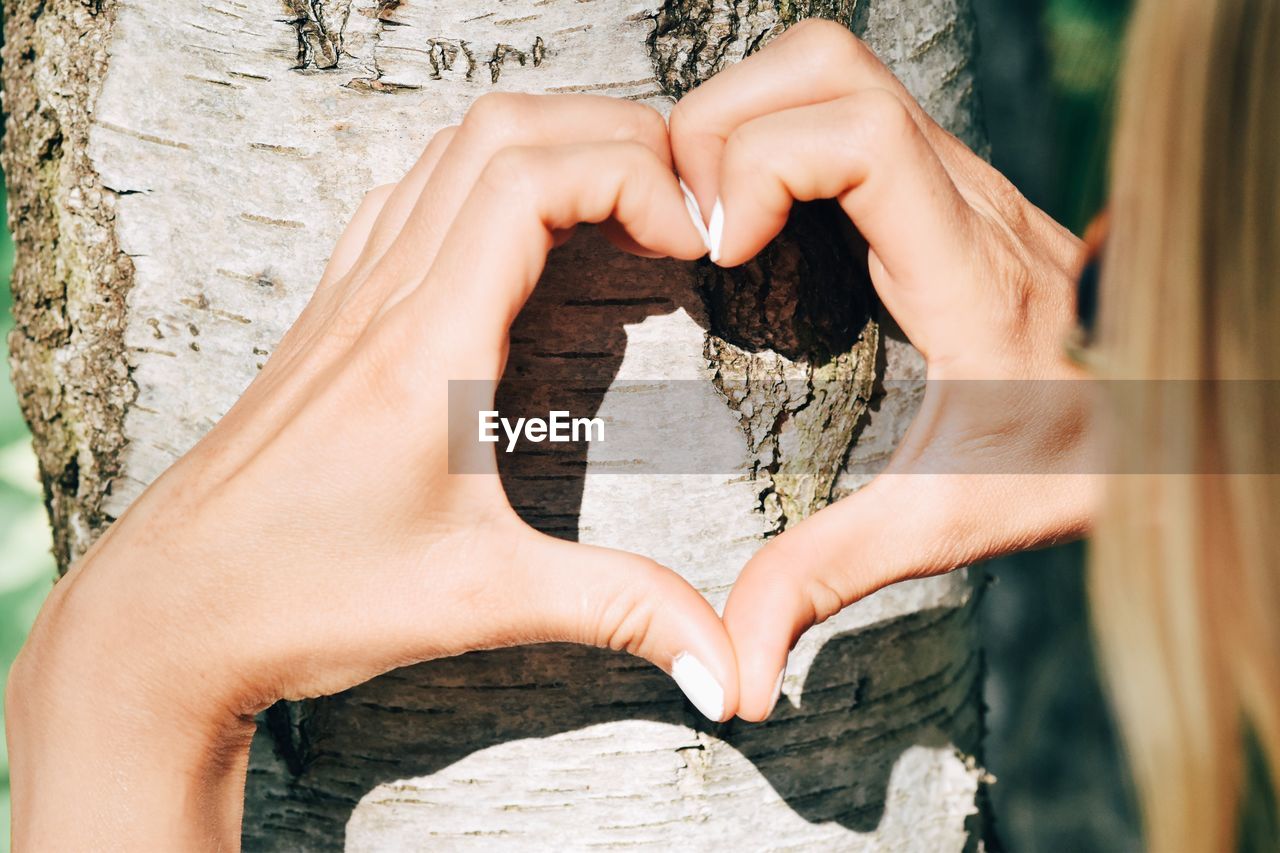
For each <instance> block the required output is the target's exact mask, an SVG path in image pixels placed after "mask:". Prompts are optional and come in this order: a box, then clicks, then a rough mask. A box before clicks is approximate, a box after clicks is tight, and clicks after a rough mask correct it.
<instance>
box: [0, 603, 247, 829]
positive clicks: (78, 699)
mask: <svg viewBox="0 0 1280 853" xmlns="http://www.w3.org/2000/svg"><path fill="white" fill-rule="evenodd" d="M64 585H65V586H64ZM68 587H70V584H68V583H67V581H65V580H64V581H63V582H62V583H59V584H58V588H56V589H55V590H54V592H53V593H52V594H51V595H50V600H49V602H48V603H47V604H46V606H45V608H44V609H43V610H42V612H41V615H40V618H39V619H38V620H37V623H36V625H35V627H34V628H33V631H32V635H31V637H30V639H29V642H28V644H27V646H26V647H24V649H23V651H22V653H21V654H20V655H19V658H18V660H16V661H15V663H14V666H13V668H12V670H11V672H10V677H9V683H8V685H7V688H6V694H5V704H6V709H5V710H6V729H7V732H6V734H7V737H8V741H9V753H10V783H11V790H12V807H13V827H14V830H13V832H14V841H15V843H16V845H17V847H16V849H19V850H22V849H86V848H95V849H96V848H99V847H106V848H114V847H120V848H122V849H174V848H178V847H188V846H196V845H198V846H202V847H204V846H213V845H214V844H220V845H224V846H230V847H233V848H234V847H235V846H237V845H238V839H239V820H240V810H241V803H242V797H243V786H244V776H245V772H246V766H247V761H248V745H249V741H250V739H251V738H252V735H253V722H252V719H251V718H248V717H239V716H236V715H234V714H232V713H229V712H227V711H224V710H218V705H217V703H211V702H209V701H208V696H207V695H205V694H201V693H200V692H199V691H193V690H191V689H190V686H189V683H187V682H185V681H184V680H180V679H170V678H167V672H166V664H165V662H164V661H166V660H167V658H166V657H165V656H162V655H161V656H158V655H155V654H147V653H145V651H143V652H142V653H139V652H140V650H139V649H138V648H137V647H136V646H134V645H133V641H132V639H131V638H130V637H129V636H127V635H124V636H122V635H121V634H120V633H119V632H115V631H110V632H109V631H106V630H103V628H102V627H100V626H97V625H95V623H96V622H98V621H99V620H98V619H96V618H94V616H93V613H92V612H90V613H84V612H72V611H73V610H78V611H83V610H85V609H86V608H83V607H79V606H71V605H70V604H69V601H68V600H69V599H70V598H71V596H69V595H68V594H67V593H68V591H69V590H68ZM101 604H102V602H94V608H95V609H96V608H97V607H98V606H99V605H101ZM82 617H84V618H82ZM119 621H120V616H119V613H118V612H117V613H116V615H115V618H114V619H113V620H111V621H109V622H107V623H106V624H108V625H111V626H115V625H116V624H117V623H118V622H119ZM155 642H156V643H161V642H163V638H162V637H157V638H155Z"/></svg>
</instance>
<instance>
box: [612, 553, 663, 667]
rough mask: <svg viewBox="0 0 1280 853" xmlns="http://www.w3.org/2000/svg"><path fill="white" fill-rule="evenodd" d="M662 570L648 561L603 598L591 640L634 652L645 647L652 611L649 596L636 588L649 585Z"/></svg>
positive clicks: (658, 581) (638, 652)
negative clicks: (629, 579) (604, 600)
mask: <svg viewBox="0 0 1280 853" xmlns="http://www.w3.org/2000/svg"><path fill="white" fill-rule="evenodd" d="M662 580H663V571H662V570H661V569H659V568H658V567H657V566H656V565H649V566H646V567H644V568H641V569H639V570H638V572H637V577H636V578H635V580H634V582H633V583H629V584H627V585H626V586H625V587H624V588H620V589H618V590H616V591H615V592H614V593H613V594H612V595H610V596H609V598H608V600H607V601H606V602H604V606H603V607H601V608H600V610H599V615H598V617H597V622H596V629H595V640H596V642H597V643H598V644H599V645H600V646H602V647H605V648H609V649H612V650H614V651H621V652H627V653H628V654H633V655H638V654H640V653H641V652H642V651H643V650H645V649H646V648H648V647H649V639H650V637H651V636H652V634H653V626H654V621H655V616H656V611H655V609H654V606H653V602H652V600H651V597H649V596H646V595H643V594H642V593H641V592H639V590H643V589H650V588H653V587H654V586H655V585H656V584H658V583H660V582H661V581H662Z"/></svg>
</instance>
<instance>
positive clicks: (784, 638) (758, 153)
mask: <svg viewBox="0 0 1280 853" xmlns="http://www.w3.org/2000/svg"><path fill="white" fill-rule="evenodd" d="M670 132H671V143H672V149H673V152H674V155H675V160H676V167H677V170H678V171H679V173H680V174H681V176H682V177H683V178H684V180H685V181H686V183H688V184H689V186H690V187H691V189H692V191H693V193H694V194H695V195H696V197H697V199H698V202H699V204H700V206H701V207H702V209H703V210H704V211H705V210H713V207H714V205H713V202H716V201H717V200H718V203H719V205H720V206H721V210H722V212H723V216H722V217H714V219H719V220H720V221H721V222H722V223H723V230H722V233H721V235H720V245H719V246H718V249H719V257H718V263H720V264H722V265H724V266H732V265H735V264H740V263H742V262H744V261H746V260H748V259H749V258H751V257H752V256H754V255H755V254H756V253H757V252H759V251H760V250H761V249H762V248H763V247H764V246H765V244H766V243H768V242H769V240H771V239H772V238H773V237H774V236H775V235H777V234H778V232H779V231H780V230H781V229H782V226H783V224H784V223H785V222H786V219H787V214H788V212H789V210H790V208H791V205H792V202H793V200H812V199H819V198H834V199H837V200H838V201H839V203H840V205H841V207H842V208H843V209H844V211H845V212H846V213H847V215H848V216H849V218H850V219H851V220H852V221H853V223H854V224H855V225H856V226H857V228H858V230H859V231H861V233H862V235H863V236H864V237H865V238H866V240H867V242H868V243H869V245H870V252H869V256H868V260H869V265H870V270H871V277H872V281H873V283H874V285H875V288H876V290H877V292H878V293H879V295H880V298H881V300H882V302H883V304H884V306H885V307H886V308H887V309H888V311H889V312H890V314H892V315H893V318H894V319H895V320H896V321H897V323H898V325H899V326H900V327H901V328H902V330H903V332H904V333H905V334H906V335H907V337H908V338H909V339H910V340H911V343H912V344H914V345H915V347H916V348H917V349H918V350H920V352H921V353H922V354H923V355H924V357H925V360H926V362H927V364H928V378H929V383H928V387H927V390H926V393H925V398H924V402H923V405H922V407H921V410H920V412H919V413H918V414H917V415H916V418H915V420H914V422H913V423H912V424H911V427H910V429H909V431H908V433H907V435H906V437H905V438H904V439H903V441H902V444H901V446H900V447H899V448H898V450H897V452H896V453H895V455H894V457H893V459H892V461H891V463H890V464H889V466H888V468H887V470H886V471H885V472H884V473H883V474H881V475H880V476H879V477H877V478H876V479H875V480H874V481H873V482H872V483H871V484H870V485H868V486H866V487H865V488H863V489H862V490H860V491H859V492H857V493H855V494H854V495H851V496H850V497H848V498H846V499H844V500H842V501H839V502H837V503H835V504H833V505H831V506H829V507H827V508H826V509H823V510H822V511H820V512H818V513H817V514H815V515H814V516H812V517H811V518H809V519H806V520H805V521H803V522H802V523H800V524H798V525H796V526H795V527H792V528H789V529H788V530H786V531H785V532H784V533H782V534H781V535H779V536H778V537H777V538H775V539H773V540H772V541H770V542H769V543H768V544H767V545H766V546H765V547H764V548H763V549H762V550H761V551H759V552H758V553H757V554H756V555H755V556H754V557H753V558H752V559H751V560H750V561H749V562H748V563H747V565H746V567H745V568H744V569H743V571H742V574H741V576H740V577H739V579H738V581H737V583H736V584H735V585H734V588H733V591H732V593H731V594H730V596H729V600H728V602H727V604H726V606H725V612H724V621H725V624H726V626H727V627H728V630H729V634H730V636H731V637H732V638H733V642H734V647H735V649H736V652H737V657H738V665H739V677H740V689H741V706H740V710H739V716H741V717H743V718H745V719H748V720H761V719H764V718H765V717H766V716H768V714H769V712H770V710H771V709H772V707H773V703H774V702H775V701H776V699H777V692H776V686H775V685H776V684H778V683H779V682H778V676H779V673H780V672H781V671H782V669H783V667H784V665H785V662H786V658H787V653H788V650H789V648H790V647H791V646H792V645H794V643H795V641H796V640H797V639H798V638H799V636H800V635H801V634H802V633H803V632H804V631H805V630H806V629H808V628H809V627H810V626H811V625H813V624H815V623H817V622H821V621H823V620H824V619H827V618H828V617H830V616H832V615H833V614H835V613H837V612H838V611H840V610H841V609H842V608H844V607H846V606H848V605H849V604H851V603H853V602H855V601H857V600H858V599H860V598H862V597H863V596H865V595H867V594H869V593H871V592H873V591H875V590H876V589H879V588H881V587H883V586H885V585H887V584H890V583H894V582H895V581H899V580H904V579H908V578H916V577H922V576H926V575H933V574H938V573H940V572H945V571H949V570H951V569H954V568H956V567H959V566H963V565H967V564H968V563H971V562H973V561H975V560H980V559H983V558H986V557H990V556H993V555H996V554H1001V553H1007V552H1010V551H1014V550H1020V549H1024V548H1028V547H1032V546H1035V545H1037V544H1041V543H1047V542H1052V541H1057V540H1062V539H1066V538H1070V537H1074V536H1077V535H1079V534H1080V533H1081V532H1082V531H1084V530H1085V528H1086V527H1087V526H1088V523H1089V520H1090V518H1091V516H1092V512H1093V506H1094V501H1095V496H1094V493H1095V490H1096V478H1095V477H1090V476H1084V475H1082V474H1080V473H1079V472H1081V471H1083V470H1085V468H1086V465H1087V463H1086V462H1085V461H1084V457H1085V454H1087V452H1088V451H1087V448H1086V447H1085V440H1084V436H1085V433H1086V432H1087V422H1088V419H1089V412H1088V406H1087V405H1086V400H1085V395H1084V389H1083V387H1082V386H1081V385H1068V384H1064V383H1060V382H1055V381H1054V380H1062V379H1068V380H1070V379H1080V378H1083V377H1082V375H1081V374H1080V373H1079V371H1078V370H1077V369H1076V368H1075V367H1074V366H1073V365H1072V364H1070V363H1069V361H1068V360H1067V359H1066V358H1065V353H1064V342H1065V341H1066V338H1067V336H1068V333H1069V331H1070V329H1071V326H1072V322H1073V318H1074V311H1073V307H1074V278H1075V275H1074V274H1075V272H1076V265H1077V263H1078V259H1079V255H1080V251H1081V248H1080V243H1079V241H1078V240H1076V238H1075V237H1074V236H1072V235H1071V234H1070V233H1069V232H1068V231H1067V230H1066V229H1064V228H1062V227H1061V226H1059V225H1058V224H1057V223H1055V222H1054V221H1053V220H1052V219H1050V218H1049V217H1048V216H1046V215H1045V214H1044V213H1043V212H1041V211H1040V210H1037V209H1036V208H1035V207H1033V206H1032V205H1031V204H1030V203H1028V202H1027V200H1026V199H1025V198H1023V197H1022V196H1021V195H1020V194H1019V193H1018V192H1017V191H1016V190H1015V189H1014V188H1013V186H1012V185H1011V184H1010V183H1009V182H1008V181H1007V180H1005V179H1004V178H1003V177H1002V176H1001V175H1000V174H999V173H998V172H996V171H995V170H994V169H992V168H991V167H990V166H989V165H987V164H986V163H985V162H983V161H982V160H981V159H980V158H978V157H977V156H975V155H974V154H973V152H972V151H970V150H969V149H968V148H967V147H966V146H965V145H964V144H963V143H961V142H960V141H959V140H957V139H956V138H955V137H953V136H951V135H950V134H949V133H947V132H946V131H944V130H943V129H942V128H941V127H939V126H938V125H937V124H936V123H935V122H934V121H933V120H932V119H930V118H929V117H928V116H927V115H926V114H925V113H924V111H923V110H922V109H921V108H920V106H919V105H918V104H917V103H916V102H915V101H914V100H913V99H912V98H911V96H910V94H908V92H907V91H906V89H905V88H904V87H903V86H902V84H901V83H899V82H898V80H897V79H895V78H894V76H893V75H892V74H891V73H890V72H889V70H888V69H887V68H885V66H884V65H883V64H881V62H880V61H879V60H878V59H877V58H876V57H875V55H874V54H873V53H872V52H871V51H870V50H869V49H868V48H867V47H866V46H865V45H864V44H862V43H861V42H860V41H858V40H857V39H856V38H854V37H853V36H852V35H851V34H850V33H849V32H848V31H847V30H845V29H844V28H843V27H841V26H838V25H836V24H833V23H829V22H826V21H818V20H813V21H806V22H803V23H800V24H797V25H796V26H794V27H792V28H791V29H790V30H789V31H788V32H786V33H785V34H783V35H782V36H781V37H779V38H778V39H776V40H775V41H774V42H773V43H771V44H770V45H769V46H768V47H766V48H765V49H764V50H762V51H761V52H759V53H758V54H755V55H753V56H752V57H750V58H748V59H747V60H745V61H743V62H741V63H739V64H738V65H735V66H732V67H730V68H728V69H726V70H725V71H723V72H721V73H720V74H718V75H717V76H716V77H714V78H713V79H711V80H709V81H708V82H706V83H705V84H703V85H702V86H700V87H698V88H697V89H696V90H694V91H693V92H691V93H690V94H689V95H687V96H686V97H685V98H684V99H683V100H682V101H681V102H680V103H679V104H678V105H677V106H676V108H675V110H674V112H673V113H672V115H671V119H670ZM715 230H716V229H712V231H713V234H712V238H713V239H712V241H711V242H712V243H713V244H714V242H715V240H714V237H715V236H716V235H715V234H714V232H715ZM714 254H715V253H714V250H713V255H714ZM975 379H976V380H994V381H988V382H985V383H973V382H965V381H960V380H975Z"/></svg>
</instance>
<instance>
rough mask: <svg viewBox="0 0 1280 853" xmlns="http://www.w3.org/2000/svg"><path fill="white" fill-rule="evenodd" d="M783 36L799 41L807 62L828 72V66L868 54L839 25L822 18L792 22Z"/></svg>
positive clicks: (840, 64)
mask: <svg viewBox="0 0 1280 853" xmlns="http://www.w3.org/2000/svg"><path fill="white" fill-rule="evenodd" d="M787 38H788V39H790V40H794V41H797V42H800V43H801V44H802V46H803V49H804V51H805V54H806V55H807V56H808V58H809V61H810V63H811V64H813V65H814V66H816V67H817V68H819V69H821V70H823V71H826V72H828V73H829V72H830V69H831V67H832V66H835V67H839V66H842V65H844V66H847V65H849V64H851V63H858V62H864V61H866V57H867V55H868V54H871V51H870V50H869V49H868V48H867V47H866V46H865V45H864V44H863V43H862V42H861V41H860V40H859V39H858V37H857V36H855V35H854V34H853V33H851V32H849V30H847V29H846V28H845V27H844V26H843V25H841V24H837V23H836V22H835V21H829V20H827V19H825V18H806V19H804V20H803V21H800V22H799V23H797V24H794V25H793V26H792V27H791V28H790V29H789V30H787ZM871 55H874V54H871Z"/></svg>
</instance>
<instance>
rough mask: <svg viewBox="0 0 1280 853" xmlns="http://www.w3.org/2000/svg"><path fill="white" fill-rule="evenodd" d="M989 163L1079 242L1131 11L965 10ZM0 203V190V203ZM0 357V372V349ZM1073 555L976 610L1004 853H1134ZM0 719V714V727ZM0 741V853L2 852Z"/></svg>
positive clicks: (11, 464) (14, 636) (1096, 184)
mask: <svg viewBox="0 0 1280 853" xmlns="http://www.w3.org/2000/svg"><path fill="white" fill-rule="evenodd" d="M974 4H975V6H976V7H977V13H978V23H979V33H980V38H981V40H982V47H983V52H982V57H981V60H980V68H979V73H980V78H981V84H982V92H983V97H984V100H985V104H986V113H987V128H988V132H989V135H990V138H991V143H992V159H993V161H994V162H995V164H996V166H997V167H999V168H1000V169H1001V171H1003V172H1004V173H1005V174H1006V175H1008V176H1009V177H1010V178H1011V179H1012V180H1013V181H1014V183H1016V184H1017V185H1018V187H1019V188H1020V189H1021V190H1022V192H1023V193H1024V194H1025V195H1026V196H1027V197H1028V198H1030V199H1031V201H1033V202H1034V203H1036V204H1037V205H1039V206H1040V207H1041V208H1043V209H1044V210H1046V211H1047V212H1049V213H1050V214H1051V215H1053V216H1054V217H1055V218H1056V219H1057V220H1058V221H1060V222H1062V223H1064V224H1065V225H1067V226H1069V227H1070V228H1072V229H1073V230H1075V231H1076V232H1077V233H1082V232H1083V229H1084V227H1085V226H1086V225H1087V224H1088V221H1089V219H1090V218H1091V217H1092V216H1093V215H1094V213H1096V212H1097V210H1098V209H1099V208H1100V206H1101V204H1102V201H1103V197H1104V186H1105V166H1106V135H1107V131H1108V123H1109V106H1110V100H1111V93H1112V85H1113V81H1114V78H1115V72H1116V69H1117V65H1118V61H1119V58H1120V49H1121V42H1122V38H1123V30H1124V24H1125V21H1126V19H1127V16H1128V11H1129V6H1130V0H974ZM2 193H3V190H2V188H0V197H3V196H2ZM12 263H13V245H12V242H11V241H10V238H9V232H8V230H7V229H3V231H2V233H0V282H2V286H0V338H4V339H7V336H8V333H9V330H10V329H11V328H12V325H13V321H12V318H11V312H10V305H11V303H12V298H11V294H10V292H9V272H10V269H11V268H12ZM0 347H2V348H3V349H4V353H5V364H6V366H7V362H8V348H7V345H5V344H0ZM0 377H2V378H0V676H5V677H7V674H8V669H9V664H10V663H11V662H12V660H13V657H14V655H15V654H16V653H17V650H18V648H19V647H20V646H21V644H22V640H23V638H24V637H25V636H26V632H27V630H28V629H29V627H30V625H31V621H32V619H33V618H34V616H35V612H36V610H37V608H38V607H39V605H40V601H41V599H42V598H43V597H44V595H45V593H46V592H47V591H48V589H49V587H50V585H51V582H52V578H53V571H54V568H53V560H52V559H51V558H50V556H49V548H50V537H49V530H48V527H47V520H46V517H45V514H44V507H43V503H42V497H41V490H40V485H39V482H38V480H37V476H36V464H35V457H34V455H33V454H32V451H31V446H30V435H29V434H28V433H27V430H26V424H25V423H24V421H23V419H22V415H21V413H20V411H19V409H18V402H17V398H16V396H15V394H14V390H13V387H12V385H11V384H10V383H9V376H8V370H7V368H6V369H5V370H3V371H0ZM1083 555H1084V548H1083V547H1082V546H1079V545H1076V546H1069V547H1065V548H1057V549H1052V550H1048V551H1041V552H1038V553H1034V554H1024V555H1019V556H1017V557H1012V558H1008V559H1005V560H998V561H995V562H993V563H992V564H990V566H989V574H990V577H991V579H992V583H991V585H990V586H989V588H988V589H987V591H986V594H985V597H984V601H983V607H982V610H983V620H982V626H983V627H982V629H983V633H984V640H985V643H986V648H987V672H988V678H987V691H986V702H987V705H988V711H987V728H988V735H987V740H986V755H985V756H984V761H985V764H986V766H987V768H988V769H989V770H990V771H991V772H992V773H993V774H994V775H995V776H996V778H997V779H998V782H997V783H996V784H995V785H993V786H991V788H990V791H989V796H990V800H991V802H990V806H991V812H992V814H993V815H994V820H995V837H996V840H997V841H998V843H999V844H1000V845H1001V846H1002V847H1003V849H1005V850H1008V851H1012V852H1013V853H1023V851H1027V853H1036V852H1037V851H1065V850H1072V851H1075V850H1089V851H1099V852H1101V851H1128V850H1138V849H1141V846H1140V843H1139V841H1138V836H1137V833H1136V828H1135V821H1134V808H1133V803H1132V794H1131V791H1130V790H1129V786H1128V782H1127V780H1126V778H1125V775H1124V770H1123V765H1122V762H1121V761H1120V760H1119V754H1118V749H1117V746H1116V742H1115V736H1114V732H1113V731H1112V728H1111V724H1110V720H1109V717H1108V715H1107V711H1106V706H1105V702H1104V699H1103V696H1102V692H1101V689H1100V686H1099V683H1098V676H1097V672H1096V667H1095V663H1094V659H1093V649H1092V645H1091V641H1090V636H1089V628H1088V622H1087V618H1086V615H1085V607H1084V576H1083ZM2 714H3V710H2V709H0V715H2ZM8 794H9V776H8V760H7V755H6V752H5V750H4V745H3V743H0V851H7V850H8V843H9V830H8V827H9V796H8Z"/></svg>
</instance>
